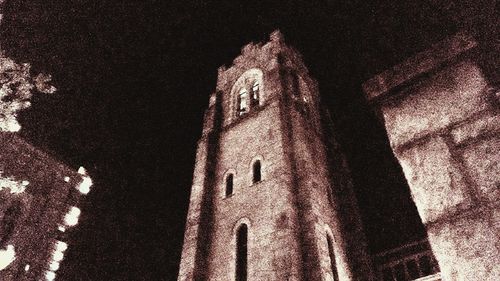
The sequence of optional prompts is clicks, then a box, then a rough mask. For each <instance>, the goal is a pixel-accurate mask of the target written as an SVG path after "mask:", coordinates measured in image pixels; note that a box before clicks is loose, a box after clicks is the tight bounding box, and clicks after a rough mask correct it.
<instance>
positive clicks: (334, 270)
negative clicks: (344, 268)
mask: <svg viewBox="0 0 500 281" xmlns="http://www.w3.org/2000/svg"><path fill="white" fill-rule="evenodd" d="M326 241H327V243H328V255H329V256H330V267H331V270H332V275H333V280H334V281H338V280H339V274H338V272H337V266H336V265H335V252H334V251H333V243H332V239H331V238H330V235H328V234H327V235H326Z"/></svg>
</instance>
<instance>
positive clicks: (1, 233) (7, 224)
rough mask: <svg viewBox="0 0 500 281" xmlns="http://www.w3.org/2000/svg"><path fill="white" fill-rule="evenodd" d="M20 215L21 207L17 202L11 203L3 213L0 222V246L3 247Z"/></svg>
mask: <svg viewBox="0 0 500 281" xmlns="http://www.w3.org/2000/svg"><path fill="white" fill-rule="evenodd" d="M20 215H21V208H20V207H19V205H18V204H13V205H12V206H10V207H9V208H8V209H7V210H6V211H5V213H4V215H3V219H2V222H1V223H0V247H1V248H4V246H5V243H7V242H8V241H9V240H10V238H11V236H12V234H13V233H14V229H15V227H16V222H17V220H18V219H19V216H20Z"/></svg>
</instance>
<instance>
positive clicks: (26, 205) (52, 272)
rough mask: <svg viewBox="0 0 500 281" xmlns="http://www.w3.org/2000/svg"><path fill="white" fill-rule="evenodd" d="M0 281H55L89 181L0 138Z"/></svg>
mask: <svg viewBox="0 0 500 281" xmlns="http://www.w3.org/2000/svg"><path fill="white" fill-rule="evenodd" d="M0 144H1V145H0V280H5V281H7V280H13V281H14V280H15V281H19V280H54V279H55V278H56V276H57V270H58V269H59V266H60V263H61V262H62V261H63V259H64V253H65V251H66V250H67V248H68V247H71V245H68V244H69V242H68V235H69V234H70V233H71V231H72V230H73V228H74V227H75V225H76V224H77V223H78V219H79V216H80V208H79V206H80V203H81V201H82V200H84V197H85V196H84V195H85V194H87V193H88V192H89V191H90V187H91V185H92V180H91V179H90V177H89V176H88V175H87V174H86V171H85V169H84V168H80V169H79V170H78V171H75V170H73V169H71V168H69V167H68V166H66V165H64V164H62V163H61V162H58V161H57V160H56V159H55V158H53V157H51V156H50V155H49V154H47V153H45V152H43V151H41V150H39V149H37V148H35V147H34V146H32V145H31V144H29V143H28V142H26V141H25V140H24V139H22V138H21V137H19V136H18V135H17V134H14V133H0Z"/></svg>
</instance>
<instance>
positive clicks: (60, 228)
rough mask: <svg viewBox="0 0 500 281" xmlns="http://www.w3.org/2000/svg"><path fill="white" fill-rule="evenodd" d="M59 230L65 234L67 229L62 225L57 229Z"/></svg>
mask: <svg viewBox="0 0 500 281" xmlns="http://www.w3.org/2000/svg"><path fill="white" fill-rule="evenodd" d="M57 229H58V230H59V231H61V232H65V231H66V227H64V226H62V225H60V226H58V227H57Z"/></svg>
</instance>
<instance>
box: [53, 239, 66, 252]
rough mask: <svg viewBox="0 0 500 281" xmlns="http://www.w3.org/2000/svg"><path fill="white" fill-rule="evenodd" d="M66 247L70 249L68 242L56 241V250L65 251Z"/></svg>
mask: <svg viewBox="0 0 500 281" xmlns="http://www.w3.org/2000/svg"><path fill="white" fill-rule="evenodd" d="M66 249H68V244H66V243H65V242H62V241H57V242H56V251H59V252H64V251H66Z"/></svg>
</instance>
